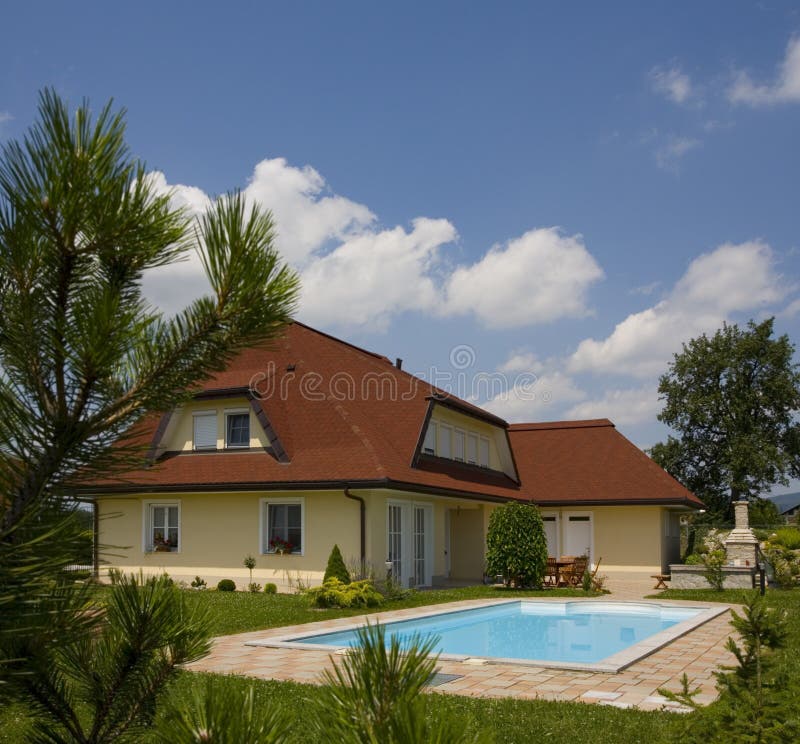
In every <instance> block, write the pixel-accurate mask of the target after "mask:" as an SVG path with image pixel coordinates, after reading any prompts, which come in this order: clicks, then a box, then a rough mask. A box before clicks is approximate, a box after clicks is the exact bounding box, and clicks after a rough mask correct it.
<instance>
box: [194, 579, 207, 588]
mask: <svg viewBox="0 0 800 744" xmlns="http://www.w3.org/2000/svg"><path fill="white" fill-rule="evenodd" d="M207 586H208V585H207V584H206V580H205V579H201V578H200V577H199V576H195V577H194V580H193V581H192V589H205V588H206V587H207Z"/></svg>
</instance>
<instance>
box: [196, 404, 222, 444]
mask: <svg viewBox="0 0 800 744" xmlns="http://www.w3.org/2000/svg"><path fill="white" fill-rule="evenodd" d="M193 418H194V448H195V449H196V450H209V449H216V448H217V412H216V411H195V413H194V414H193Z"/></svg>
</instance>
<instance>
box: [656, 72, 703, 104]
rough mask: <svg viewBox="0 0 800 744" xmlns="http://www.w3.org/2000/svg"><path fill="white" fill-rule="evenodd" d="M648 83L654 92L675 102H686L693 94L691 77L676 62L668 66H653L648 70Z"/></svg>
mask: <svg viewBox="0 0 800 744" xmlns="http://www.w3.org/2000/svg"><path fill="white" fill-rule="evenodd" d="M650 84H651V85H652V87H653V90H654V91H655V92H656V93H660V94H661V95H663V96H665V97H666V98H668V99H669V100H670V101H672V102H673V103H677V104H682V103H686V102H687V101H688V100H689V99H690V98H691V96H692V94H693V89H692V81H691V79H690V78H689V76H688V75H687V74H686V73H684V72H682V71H681V68H680V67H679V66H678V65H677V64H674V65H672V67H669V68H664V67H654V68H653V69H652V70H650Z"/></svg>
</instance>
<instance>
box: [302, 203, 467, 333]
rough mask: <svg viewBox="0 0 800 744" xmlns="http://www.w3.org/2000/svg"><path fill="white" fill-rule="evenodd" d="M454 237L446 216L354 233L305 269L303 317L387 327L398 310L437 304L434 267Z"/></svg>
mask: <svg viewBox="0 0 800 744" xmlns="http://www.w3.org/2000/svg"><path fill="white" fill-rule="evenodd" d="M456 237H457V235H456V230H455V228H454V227H453V225H451V224H450V223H449V222H448V221H447V220H441V219H440V220H432V219H426V218H418V219H416V220H414V222H413V229H412V230H411V231H410V232H406V231H405V230H404V229H403V228H402V227H396V228H394V229H392V230H382V231H380V232H370V233H364V234H362V235H360V236H357V237H353V238H350V239H349V240H347V241H346V242H344V243H342V244H341V245H339V246H338V247H337V248H335V249H334V250H333V251H332V252H331V253H329V254H327V255H325V256H322V257H320V258H318V259H316V260H314V261H312V262H311V263H309V264H308V265H307V267H306V268H305V269H304V270H303V272H302V298H301V302H300V317H301V318H302V319H303V320H307V321H308V322H309V323H312V324H313V323H321V324H325V323H331V322H334V323H337V324H338V325H342V326H370V327H372V328H373V329H375V330H385V329H386V328H387V326H388V324H389V321H390V319H391V316H392V315H394V314H396V313H400V312H403V311H406V310H422V311H430V310H433V309H434V308H435V307H436V306H437V305H438V304H439V291H438V288H437V286H436V283H435V281H434V279H433V278H432V275H431V269H432V268H433V267H434V266H435V264H436V262H437V259H438V251H439V249H440V247H441V246H443V245H445V244H447V243H451V242H453V241H454V240H455V239H456Z"/></svg>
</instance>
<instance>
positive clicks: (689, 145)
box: [655, 134, 701, 172]
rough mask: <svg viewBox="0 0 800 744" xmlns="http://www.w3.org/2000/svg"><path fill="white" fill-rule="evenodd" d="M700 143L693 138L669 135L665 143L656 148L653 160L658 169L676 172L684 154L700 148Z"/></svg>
mask: <svg viewBox="0 0 800 744" xmlns="http://www.w3.org/2000/svg"><path fill="white" fill-rule="evenodd" d="M700 145H701V142H700V140H698V139H694V138H693V137H678V136H676V135H673V134H670V135H669V136H667V138H666V139H665V141H664V142H663V143H662V144H661V145H660V146H659V147H658V148H656V151H655V158H656V164H657V165H658V167H659V168H663V169H664V170H668V171H673V172H677V170H678V166H679V164H680V161H681V160H682V159H683V156H684V155H686V153H688V152H690V151H691V150H694V149H696V148H698V147H700Z"/></svg>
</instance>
